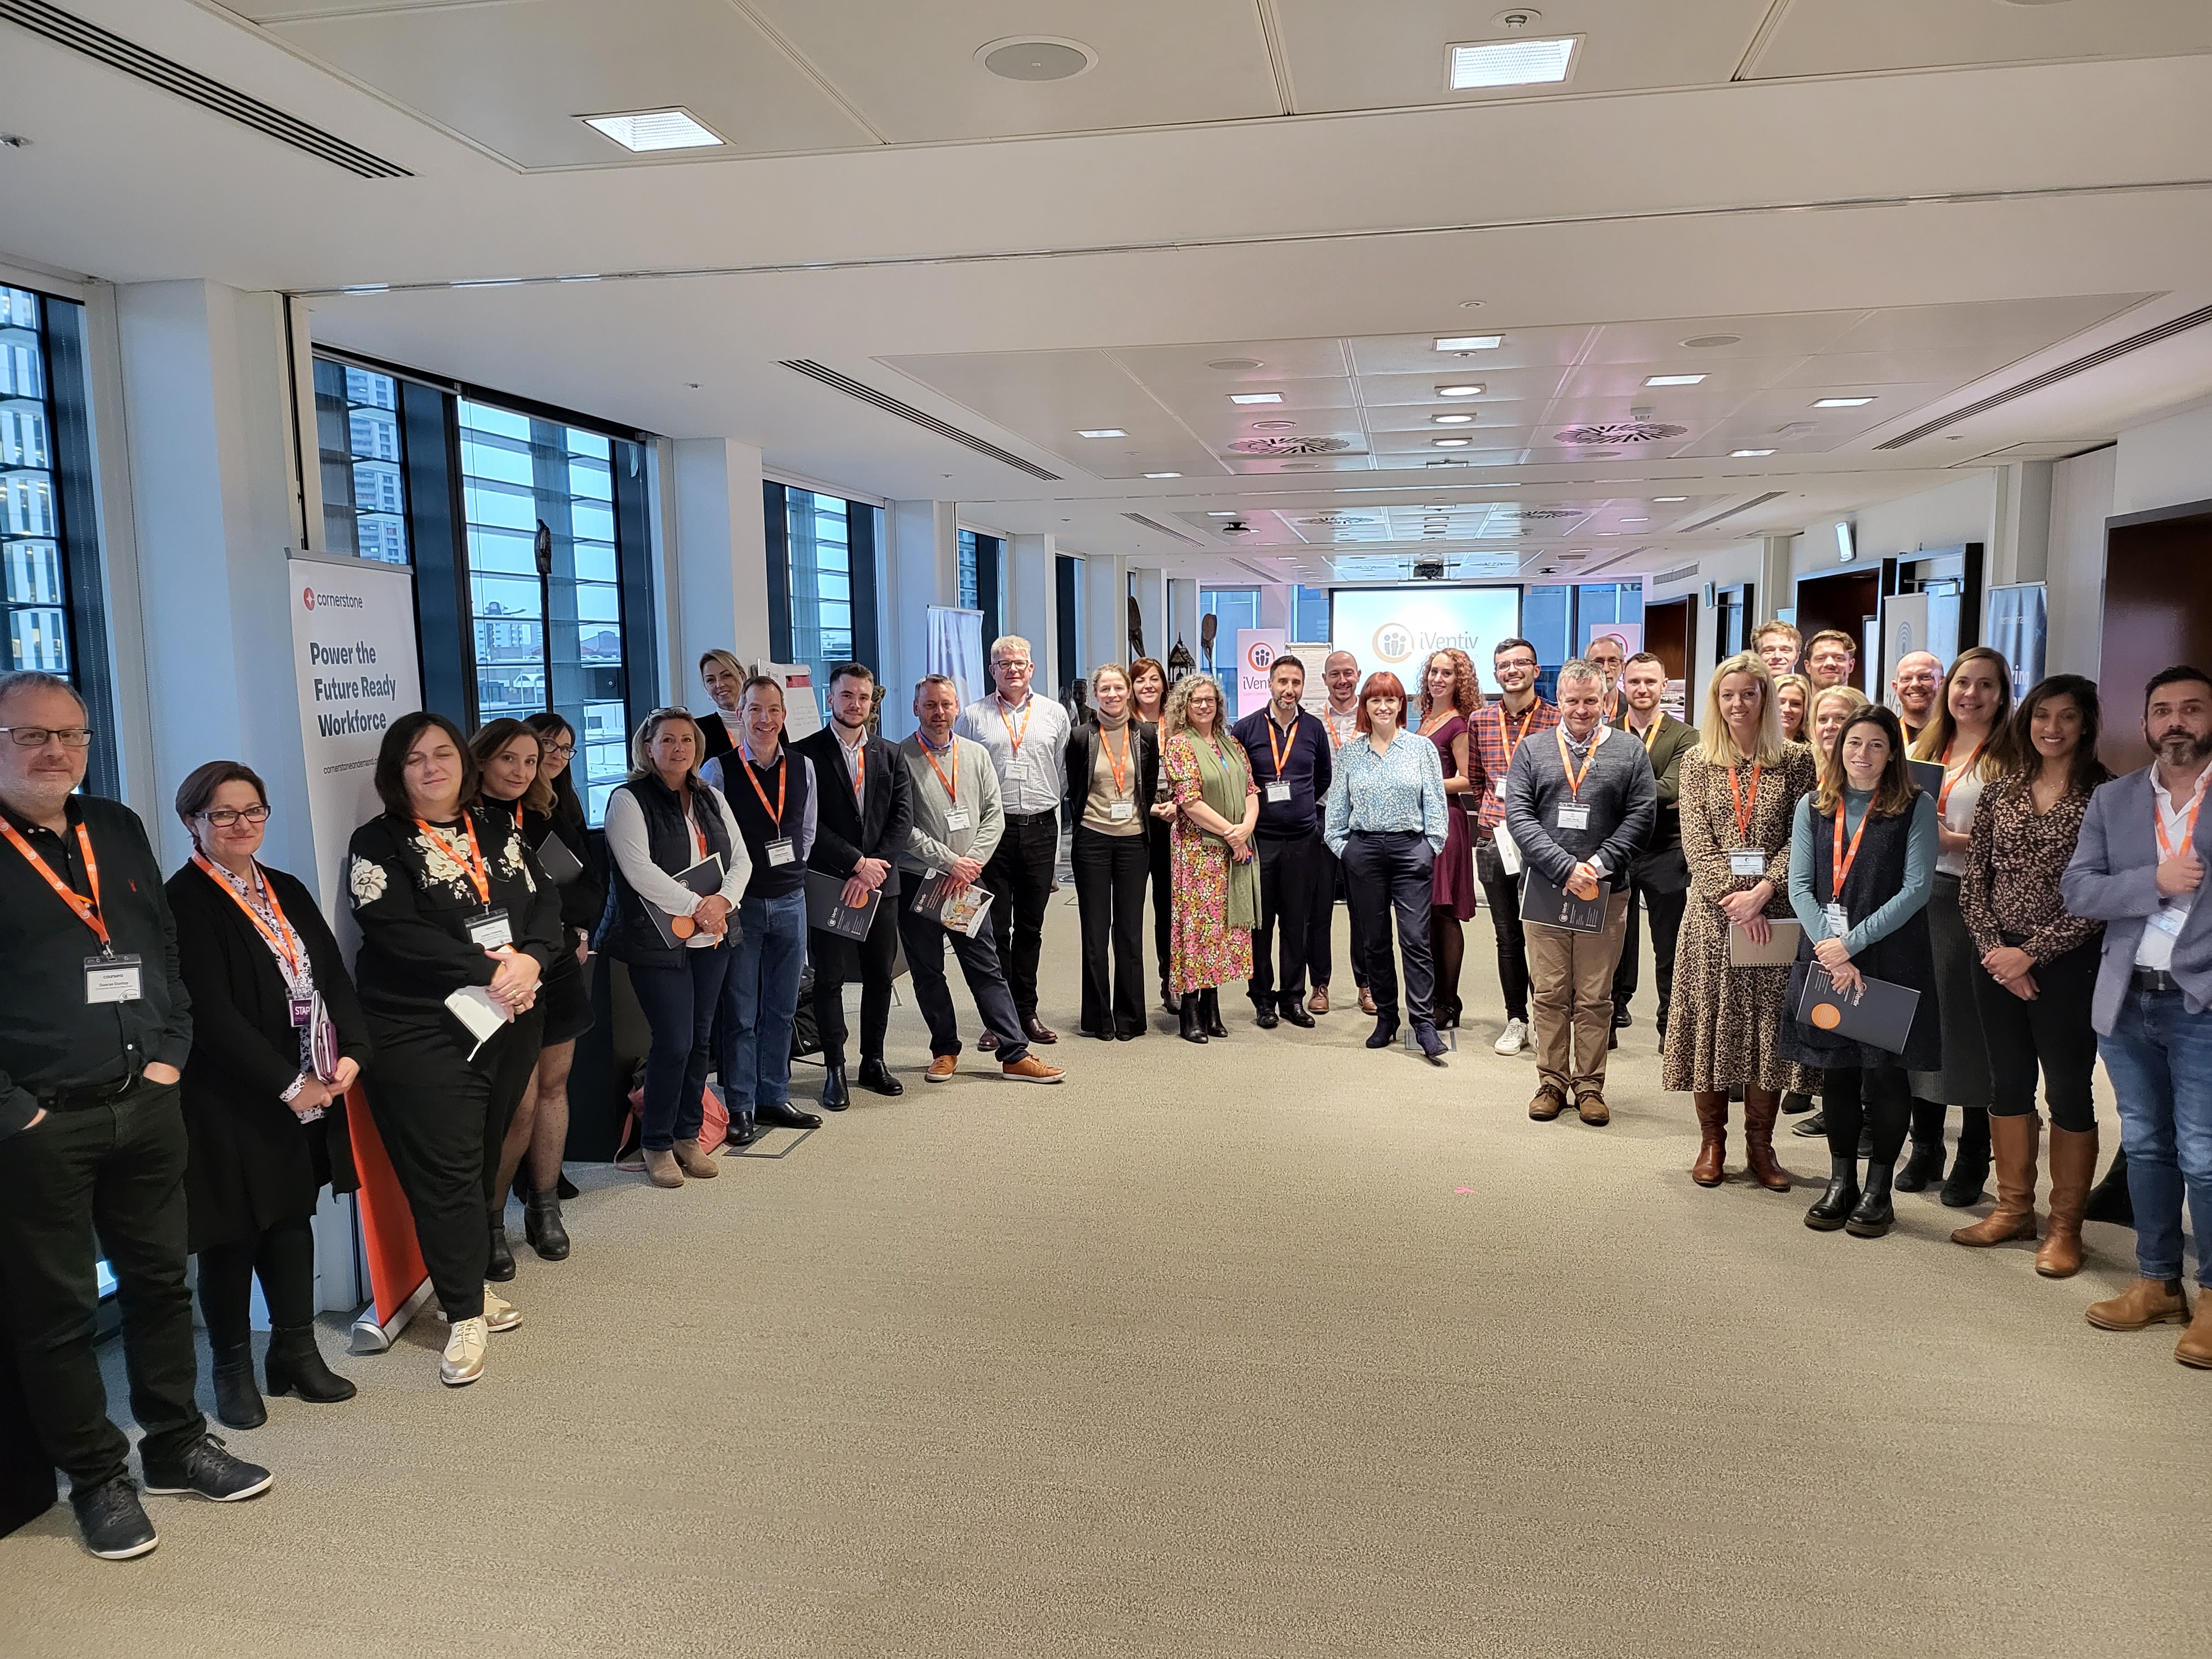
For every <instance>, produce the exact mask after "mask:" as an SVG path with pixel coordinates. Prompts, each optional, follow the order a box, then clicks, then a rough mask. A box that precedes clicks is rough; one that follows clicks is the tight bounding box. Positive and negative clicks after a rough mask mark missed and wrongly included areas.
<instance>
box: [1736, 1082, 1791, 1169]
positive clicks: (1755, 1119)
mask: <svg viewBox="0 0 2212 1659" xmlns="http://www.w3.org/2000/svg"><path fill="white" fill-rule="evenodd" d="M1780 1115H1782V1097H1781V1096H1779V1095H1778V1094H1776V1093H1775V1092H1774V1091H1772V1090H1771V1089H1746V1090H1745V1091H1743V1162H1744V1167H1745V1168H1746V1169H1747V1170H1749V1171H1750V1172H1751V1178H1752V1179H1753V1181H1756V1182H1758V1183H1759V1185H1760V1186H1762V1187H1764V1188H1766V1190H1767V1191H1768V1192H1770V1193H1786V1192H1788V1191H1789V1190H1790V1171H1789V1170H1785V1169H1784V1168H1783V1167H1782V1166H1781V1165H1780V1164H1777V1163H1776V1162H1775V1161H1774V1120H1775V1119H1776V1118H1778V1117H1779V1116H1780Z"/></svg>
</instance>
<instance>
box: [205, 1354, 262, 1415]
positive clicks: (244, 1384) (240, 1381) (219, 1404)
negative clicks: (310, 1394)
mask: <svg viewBox="0 0 2212 1659" xmlns="http://www.w3.org/2000/svg"><path fill="white" fill-rule="evenodd" d="M215 1414H216V1417H218V1418H219V1419H222V1425H223V1426H224V1427H225V1428H230V1429H258V1428H259V1427H260V1426H261V1425H263V1424H264V1423H266V1422H267V1421H268V1420H269V1408H268V1407H266V1406H264V1405H263V1404H262V1403H261V1393H260V1390H259V1389H256V1388H255V1387H254V1386H253V1344H252V1340H247V1341H244V1342H237V1343H229V1342H222V1343H217V1344H216V1345H215Z"/></svg>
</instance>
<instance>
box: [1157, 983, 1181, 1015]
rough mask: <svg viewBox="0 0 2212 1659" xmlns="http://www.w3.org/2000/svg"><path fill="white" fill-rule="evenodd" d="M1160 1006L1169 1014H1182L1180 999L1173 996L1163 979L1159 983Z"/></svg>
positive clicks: (1171, 989)
mask: <svg viewBox="0 0 2212 1659" xmlns="http://www.w3.org/2000/svg"><path fill="white" fill-rule="evenodd" d="M1160 1006H1161V1007H1163V1008H1164V1009H1166V1010H1167V1011H1168V1012H1170V1013H1171V1014H1180V1013H1181V1012H1182V998H1181V997H1179V996H1177V995H1176V994H1175V991H1174V988H1173V987H1170V985H1169V984H1168V982H1167V980H1166V979H1165V978H1164V977H1163V978H1162V979H1161V981H1160Z"/></svg>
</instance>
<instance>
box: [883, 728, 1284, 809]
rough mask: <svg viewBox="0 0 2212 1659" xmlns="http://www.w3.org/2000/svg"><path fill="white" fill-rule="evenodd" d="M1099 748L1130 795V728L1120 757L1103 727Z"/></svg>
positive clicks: (1120, 791) (1121, 790)
mask: <svg viewBox="0 0 2212 1659" xmlns="http://www.w3.org/2000/svg"><path fill="white" fill-rule="evenodd" d="M1098 746H1099V747H1100V748H1101V749H1103V750H1105V751H1106V763H1107V764H1108V765H1109V766H1110V767H1112V768H1113V769H1114V793H1115V794H1117V795H1126V794H1127V793H1129V728H1128V727H1127V726H1123V727H1122V728H1121V753H1120V754H1119V755H1118V756H1117V755H1115V752H1114V745H1113V744H1110V743H1109V742H1107V741H1106V728H1105V727H1104V726H1100V727H1099V728H1098ZM923 752H924V753H925V754H927V752H928V751H927V750H923ZM930 764H931V765H932V766H934V765H936V764H937V762H936V761H935V759H932V760H931V761H930ZM1282 769H1283V767H1282V763H1281V762H1280V761H1278V762H1277V763H1275V772H1276V775H1278V776H1279V775H1281V773H1282ZM938 776H939V777H943V776H944V774H943V773H942V772H940V773H939V774H938Z"/></svg>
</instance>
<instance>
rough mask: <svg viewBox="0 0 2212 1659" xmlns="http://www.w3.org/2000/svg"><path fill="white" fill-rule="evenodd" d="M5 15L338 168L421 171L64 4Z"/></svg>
mask: <svg viewBox="0 0 2212 1659" xmlns="http://www.w3.org/2000/svg"><path fill="white" fill-rule="evenodd" d="M0 19H5V20H6V21H9V22H11V23H19V24H21V26H22V27H25V28H27V29H28V30H30V31H31V33H33V34H36V35H41V36H43V37H44V38H46V40H51V41H52V42H53V43H54V44H55V45H56V46H67V47H68V48H69V49H70V51H71V52H82V53H83V54H84V55H85V56H86V57H87V58H93V59H94V60H96V61H97V62H100V63H102V64H106V65H107V67H108V68H110V69H112V70H121V71H122V72H123V73H124V74H125V75H129V76H136V77H137V79H139V80H141V81H143V82H146V83H147V84H148V85H149V86H155V87H159V88H161V90H162V91H164V92H172V93H174V94H176V95H177V96H178V97H179V98H184V99H188V100H191V102H193V103H195V104H197V105H198V106H200V107H201V108H202V109H205V110H211V111H213V112H215V113H216V114H217V115H221V116H224V117H226V118H228V119H230V120H233V121H235V122H237V123H238V124H239V125H240V126H247V127H252V129H253V130H254V131H256V132H259V133H263V134H264V135H266V136H267V137H271V138H274V139H276V141H277V142H278V143H286V144H289V145H291V146H292V148H293V149H300V150H305V151H306V152H307V154H308V155H313V156H315V157H317V158H318V159H319V160H321V161H328V162H330V163H331V165H332V166H333V167H343V168H344V169H345V170H346V171H347V172H348V173H359V174H360V175H361V176H362V178H364V179H412V178H413V177H414V176H415V175H414V173H411V172H410V171H409V170H408V169H407V168H405V167H401V166H400V165H399V163H398V162H397V161H386V160H385V159H384V158H383V157H382V156H381V155H373V154H371V153H370V152H369V151H368V150H365V149H362V148H361V147H360V146H359V145H358V144H349V143H347V142H346V141H345V140H344V139H343V138H340V137H337V136H336V135H334V134H331V133H328V132H325V131H323V130H322V129H321V128H320V127H318V126H311V125H308V124H307V122H305V121H302V120H301V119H300V118H298V117H297V116H295V115H287V114H286V113H284V112H283V110H281V109H278V108H276V106H274V105H271V104H264V103H263V102H262V101H261V100H259V99H258V98H255V97H253V96H252V95H250V94H246V93H243V92H240V91H239V90H238V89H237V88H234V87H227V86H225V85H223V83H222V82H220V81H215V80H210V78H209V77H208V76H204V75H202V74H201V73H200V72H199V71H198V70H194V69H186V68H185V66H184V65H183V64H179V63H178V62H176V61H175V60H174V59H173V58H164V57H162V56H161V53H159V52H149V51H148V50H147V49H146V48H145V47H143V46H140V45H138V44H137V42H136V41H134V40H125V38H124V37H123V36H121V35H119V34H117V33H113V32H112V30H108V29H104V28H102V27H100V25H99V24H97V23H88V22H87V21H85V20H84V19H83V18H82V17H79V16H77V15H75V14H74V13H71V12H66V11H64V10H63V9H61V8H60V7H59V6H50V5H48V4H46V0H0Z"/></svg>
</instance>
